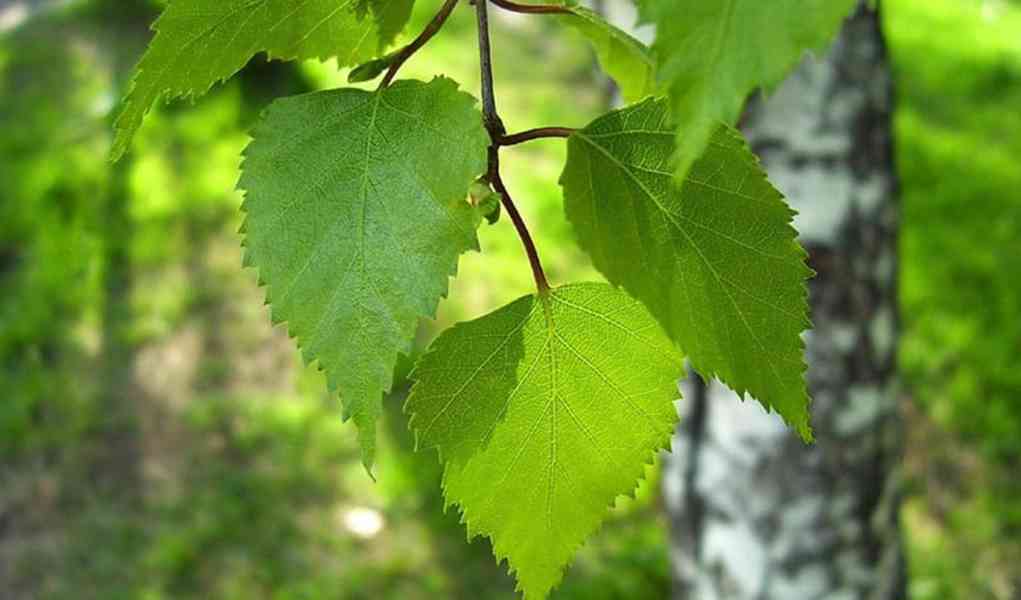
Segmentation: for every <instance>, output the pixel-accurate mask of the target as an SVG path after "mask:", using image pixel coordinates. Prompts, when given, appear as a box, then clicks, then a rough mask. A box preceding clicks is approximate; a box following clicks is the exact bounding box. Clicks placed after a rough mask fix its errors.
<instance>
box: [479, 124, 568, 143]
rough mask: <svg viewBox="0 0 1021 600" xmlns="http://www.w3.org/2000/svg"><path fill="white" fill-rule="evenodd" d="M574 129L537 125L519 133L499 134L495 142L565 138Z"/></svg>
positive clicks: (522, 141)
mask: <svg viewBox="0 0 1021 600" xmlns="http://www.w3.org/2000/svg"><path fill="white" fill-rule="evenodd" d="M576 131H577V129H572V128H570V127H537V128H536V129H529V130H528V131H522V132H521V133H514V134H511V135H504V136H501V137H500V138H499V139H498V140H497V144H499V145H500V146H515V145H517V144H523V143H525V142H530V141H532V140H540V139H544V138H567V137H571V135H573V134H574V132H576Z"/></svg>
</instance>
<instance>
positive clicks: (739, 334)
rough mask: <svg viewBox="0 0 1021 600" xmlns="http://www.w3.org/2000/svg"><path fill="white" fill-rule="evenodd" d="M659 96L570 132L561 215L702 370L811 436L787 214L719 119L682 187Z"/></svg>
mask: <svg viewBox="0 0 1021 600" xmlns="http://www.w3.org/2000/svg"><path fill="white" fill-rule="evenodd" d="M674 131H675V129H674V127H673V125H672V124H671V122H670V120H669V109H668V107H667V103H666V101H664V100H652V99H650V100H647V101H645V102H643V103H641V104H638V105H635V106H632V107H628V108H624V109H621V110H618V111H614V112H611V113H609V114H607V115H605V116H603V117H601V118H599V119H597V120H596V121H594V122H593V123H592V124H590V125H589V126H588V127H586V128H584V129H582V130H580V131H579V132H577V133H576V134H575V135H573V136H571V138H569V140H568V159H567V165H566V167H565V169H564V173H563V176H562V177H561V184H562V185H563V188H564V198H565V206H566V211H567V216H568V219H569V220H570V221H571V223H572V224H573V225H574V228H575V231H576V232H577V235H578V240H579V242H580V244H581V245H582V247H583V248H584V249H585V250H586V251H587V252H588V254H589V255H590V256H591V257H592V260H593V262H594V263H595V266H596V267H597V268H598V269H599V270H600V271H601V272H602V273H603V274H604V275H605V276H606V278H607V279H608V280H609V281H610V282H611V283H613V284H615V285H620V286H622V287H624V288H625V289H626V290H627V291H628V292H629V293H631V294H632V295H633V296H634V297H636V298H638V299H640V300H642V301H643V302H644V303H645V304H646V305H647V306H648V307H649V309H650V311H651V312H652V314H653V315H655V316H656V318H657V319H658V320H659V321H660V323H662V325H663V327H664V328H665V329H666V331H667V333H668V334H669V335H670V336H671V338H673V339H674V340H675V341H676V342H677V343H678V344H679V345H680V347H681V349H682V350H683V351H684V352H685V353H686V354H687V355H688V356H689V357H690V358H691V360H692V362H693V363H694V365H695V367H696V368H697V369H698V370H699V372H700V373H702V375H704V376H706V377H711V376H717V377H719V378H720V379H721V380H723V381H724V382H725V383H727V384H728V385H729V386H730V387H731V388H733V389H734V390H735V391H736V392H737V393H738V394H739V395H743V394H744V393H746V392H748V393H750V394H751V395H752V396H754V397H755V398H757V399H758V400H759V401H760V402H761V403H762V404H763V405H764V406H765V407H766V408H767V410H768V409H773V410H776V411H777V412H779V413H780V415H781V416H783V418H784V419H785V420H786V421H787V422H788V423H789V424H790V425H791V426H792V427H794V428H795V429H797V431H798V432H799V433H800V434H801V436H802V437H803V438H805V439H806V440H809V439H811V436H812V434H811V429H810V427H809V417H808V395H807V392H806V388H805V381H804V372H805V363H804V344H803V343H802V340H801V337H800V335H801V332H802V331H803V330H804V329H806V328H808V327H809V321H808V317H807V315H808V298H807V296H808V293H807V288H806V286H805V279H806V278H808V277H809V276H810V275H811V270H810V269H809V268H808V267H807V266H806V264H805V258H806V253H805V251H804V250H803V249H802V248H801V246H800V245H799V244H798V243H797V241H796V239H795V237H796V231H795V230H794V228H793V227H792V226H791V219H792V218H793V216H794V211H793V210H791V209H790V208H789V207H788V206H787V204H786V203H785V202H784V201H783V197H782V196H781V195H780V193H779V192H778V191H776V189H774V188H773V186H772V185H771V184H770V183H769V181H768V180H767V179H766V174H765V173H764V172H763V171H762V168H761V167H760V166H759V163H758V160H757V159H756V158H755V156H754V155H753V154H752V153H751V151H750V150H749V149H748V147H747V144H746V143H745V141H744V139H743V138H742V137H741V135H740V134H739V133H738V132H737V131H734V130H733V129H730V128H727V127H720V128H718V129H717V131H716V133H715V134H714V135H713V137H712V139H711V140H710V142H709V146H708V147H707V150H706V152H705V153H704V155H703V156H702V158H700V159H699V160H698V161H697V162H696V163H695V164H694V165H693V166H692V168H691V170H690V171H689V173H688V175H687V177H686V178H685V180H684V182H683V185H681V184H679V183H678V182H677V181H676V179H675V177H674V171H673V169H672V166H671V156H673V154H674V150H675V137H674Z"/></svg>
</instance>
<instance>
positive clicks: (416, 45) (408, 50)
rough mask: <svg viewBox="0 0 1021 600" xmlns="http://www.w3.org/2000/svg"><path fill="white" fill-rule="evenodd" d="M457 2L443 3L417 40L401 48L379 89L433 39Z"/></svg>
mask: <svg viewBox="0 0 1021 600" xmlns="http://www.w3.org/2000/svg"><path fill="white" fill-rule="evenodd" d="M458 2H459V0H447V1H446V2H444V3H443V6H442V7H441V8H440V12H438V13H436V16H435V17H433V20H432V21H429V24H428V25H426V26H425V29H423V30H422V33H420V34H419V35H418V37H417V38H415V39H414V40H412V41H411V43H410V44H408V45H407V46H405V47H404V48H402V49H401V50H400V52H398V53H397V56H396V57H395V58H394V61H393V62H392V63H391V64H390V68H388V69H387V70H386V75H384V76H383V81H381V82H380V83H379V89H383V88H385V87H387V86H389V85H390V83H391V82H392V81H393V80H394V77H396V76H397V71H399V70H400V68H401V66H403V65H404V63H405V62H407V60H408V59H409V58H411V57H412V56H413V55H414V54H415V53H416V52H418V51H419V50H420V49H421V48H422V46H425V45H426V43H427V42H428V41H429V40H431V39H432V38H433V36H435V35H436V34H437V33H439V31H440V29H441V28H442V27H443V24H444V23H446V22H447V19H448V18H450V14H451V13H452V12H454V8H455V7H456V6H457V3H458Z"/></svg>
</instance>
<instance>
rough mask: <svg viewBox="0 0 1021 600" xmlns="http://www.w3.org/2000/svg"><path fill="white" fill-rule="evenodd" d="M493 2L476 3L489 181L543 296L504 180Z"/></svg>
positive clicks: (538, 265) (534, 254) (530, 244)
mask: <svg viewBox="0 0 1021 600" xmlns="http://www.w3.org/2000/svg"><path fill="white" fill-rule="evenodd" d="M488 3H489V0H475V14H476V15H477V17H478V26H479V67H480V69H481V71H482V117H483V121H485V124H486V130H487V131H488V132H489V138H490V140H491V141H492V144H491V145H490V146H489V172H488V174H487V178H488V179H489V182H490V183H491V184H492V185H493V189H494V190H496V192H497V193H498V194H500V202H501V203H502V204H503V207H504V209H505V210H506V211H507V214H508V215H510V219H511V222H512V223H514V229H516V230H517V232H518V237H520V238H521V244H522V245H523V246H524V247H525V254H527V255H528V263H529V264H530V265H531V266H532V276H533V277H534V278H535V286H536V288H538V290H539V293H540V294H544V293H546V291H548V290H549V282H548V281H547V280H546V273H545V272H544V271H543V270H542V261H540V260H539V251H538V250H537V249H536V247H535V241H534V240H532V234H531V233H529V231H528V226H527V225H525V220H524V219H522V218H521V213H520V212H518V207H517V206H516V205H515V204H514V200H513V199H512V198H511V195H510V192H508V191H507V186H506V185H505V184H504V182H503V178H502V177H501V176H500V140H501V139H503V137H504V134H506V133H507V130H506V128H505V127H504V126H503V121H501V120H500V115H499V113H497V111H496V97H495V94H494V93H493V56H492V51H491V49H490V44H489V13H488V10H487V4H488Z"/></svg>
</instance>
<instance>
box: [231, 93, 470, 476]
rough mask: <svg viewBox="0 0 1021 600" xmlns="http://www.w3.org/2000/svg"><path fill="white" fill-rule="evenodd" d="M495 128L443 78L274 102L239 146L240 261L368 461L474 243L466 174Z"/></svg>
mask: <svg viewBox="0 0 1021 600" xmlns="http://www.w3.org/2000/svg"><path fill="white" fill-rule="evenodd" d="M488 143H489V137H488V135H487V134H486V131H485V129H484V128H483V127H482V116H481V115H480V114H479V112H478V111H477V110H476V108H475V100H474V99H473V98H472V97H471V96H469V95H468V94H465V93H463V92H459V91H458V90H457V85H456V84H455V83H454V82H452V81H450V80H449V79H442V78H441V79H436V80H433V81H432V82H431V83H423V82H420V81H400V82H397V83H395V84H394V85H392V86H390V87H389V88H387V89H385V90H382V91H377V92H365V91H361V90H355V89H343V90H335V91H328V92H318V93H314V94H308V95H304V96H296V97H293V98H285V99H282V100H278V101H276V102H275V103H273V105H272V106H271V107H270V108H269V110H268V111H267V114H266V116H265V119H264V121H263V122H262V123H260V124H259V125H258V126H257V128H256V130H255V132H254V140H253V141H252V143H251V145H250V146H249V147H248V149H247V150H246V152H245V162H244V165H243V174H242V177H241V182H240V184H239V186H240V187H241V188H242V189H244V190H245V191H246V192H247V194H246V199H245V205H244V209H245V211H246V213H247V215H246V220H245V226H244V231H245V240H244V243H245V246H246V248H247V252H246V256H245V261H246V264H249V265H254V266H256V267H258V269H259V279H260V282H262V283H264V284H265V285H267V287H268V290H267V300H268V302H269V304H270V309H271V313H272V318H273V321H274V322H279V321H287V323H288V330H289V332H290V333H291V335H293V336H295V337H297V339H298V343H299V345H300V346H301V348H302V354H303V356H304V358H305V360H306V361H309V362H311V361H313V360H318V361H319V365H320V366H321V368H322V369H323V370H324V371H325V372H326V376H327V380H328V381H329V386H330V389H331V390H337V391H339V392H340V397H341V401H342V402H343V405H344V412H345V416H347V417H351V418H352V419H353V420H354V422H355V424H356V425H357V426H358V428H359V437H360V439H361V443H362V450H363V459H364V462H365V464H366V466H367V467H368V466H370V465H371V464H372V459H373V451H374V448H375V422H376V419H377V417H378V415H379V412H380V402H381V399H382V395H383V393H384V392H385V391H387V390H389V389H390V385H391V380H392V377H393V368H394V363H395V361H396V358H397V353H398V352H405V353H407V352H408V351H409V350H410V344H411V341H412V337H413V336H414V333H415V328H416V325H417V323H418V319H419V317H420V316H429V315H432V314H433V313H434V311H435V309H436V304H437V302H438V301H439V299H440V297H441V296H443V295H445V294H446V291H447V283H448V276H449V275H451V274H453V273H454V271H455V270H456V265H457V257H458V255H459V254H461V253H462V252H464V251H466V250H468V249H470V248H477V244H478V242H477V240H476V237H475V229H476V227H477V226H478V224H479V222H480V220H481V219H480V216H479V214H478V212H477V211H476V210H475V209H474V208H473V207H472V206H471V205H469V204H468V202H467V199H466V198H467V193H468V188H469V186H470V185H471V183H472V181H473V180H474V179H475V177H477V176H478V175H479V174H481V173H482V172H483V171H485V169H486V147H487V145H488Z"/></svg>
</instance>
